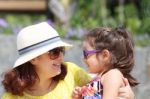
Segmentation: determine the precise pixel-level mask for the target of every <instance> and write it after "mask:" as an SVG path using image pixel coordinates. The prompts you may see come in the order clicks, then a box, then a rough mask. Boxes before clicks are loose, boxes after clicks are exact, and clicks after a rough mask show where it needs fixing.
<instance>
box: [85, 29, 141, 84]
mask: <svg viewBox="0 0 150 99" xmlns="http://www.w3.org/2000/svg"><path fill="white" fill-rule="evenodd" d="M84 40H85V41H88V42H89V44H90V45H91V46H92V47H93V48H95V49H100V50H104V49H107V50H109V51H110V53H111V54H112V57H111V61H110V64H111V65H112V66H111V68H109V69H113V68H117V69H119V70H120V71H121V72H122V74H123V76H124V77H126V78H127V79H128V81H129V84H130V85H131V86H135V85H137V84H138V82H137V80H136V79H135V78H133V77H132V76H131V74H130V72H131V71H132V69H133V67H134V43H133V39H132V36H131V34H130V33H129V32H128V31H127V30H125V29H123V28H115V29H112V28H104V27H101V28H95V29H93V30H91V31H89V32H88V33H87V34H86V35H85V38H84Z"/></svg>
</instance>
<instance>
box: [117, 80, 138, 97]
mask: <svg viewBox="0 0 150 99" xmlns="http://www.w3.org/2000/svg"><path fill="white" fill-rule="evenodd" d="M123 82H124V84H125V87H121V88H119V93H118V94H119V95H118V98H117V99H135V96H134V93H133V91H132V89H131V86H130V85H129V82H128V80H127V78H123Z"/></svg>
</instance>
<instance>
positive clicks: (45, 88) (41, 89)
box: [26, 78, 56, 96]
mask: <svg viewBox="0 0 150 99" xmlns="http://www.w3.org/2000/svg"><path fill="white" fill-rule="evenodd" d="M55 86H56V81H54V80H53V79H52V78H50V79H43V78H42V79H39V80H37V81H36V82H35V84H34V85H33V86H32V87H31V88H28V89H27V90H26V92H27V93H29V94H30V95H34V96H41V95H45V94H46V93H48V92H50V91H52V90H53V89H54V88H55Z"/></svg>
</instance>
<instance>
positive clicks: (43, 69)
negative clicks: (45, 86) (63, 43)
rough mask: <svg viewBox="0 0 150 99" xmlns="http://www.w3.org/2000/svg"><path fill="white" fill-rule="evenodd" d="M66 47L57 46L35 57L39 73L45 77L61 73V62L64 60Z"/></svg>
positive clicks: (33, 62)
mask: <svg viewBox="0 0 150 99" xmlns="http://www.w3.org/2000/svg"><path fill="white" fill-rule="evenodd" d="M62 51H64V48H62V47H60V48H55V49H53V50H51V51H49V52H47V53H45V54H43V55H40V56H38V57H36V58H35V59H33V60H32V61H31V63H32V64H33V65H34V66H35V69H36V72H37V74H38V75H39V76H40V75H44V76H45V77H54V76H56V75H59V74H60V73H61V64H62V62H63V61H64V53H63V52H62Z"/></svg>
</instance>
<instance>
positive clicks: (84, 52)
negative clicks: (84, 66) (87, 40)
mask: <svg viewBox="0 0 150 99" xmlns="http://www.w3.org/2000/svg"><path fill="white" fill-rule="evenodd" d="M83 56H84V58H85V59H87V53H86V51H85V50H83Z"/></svg>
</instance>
